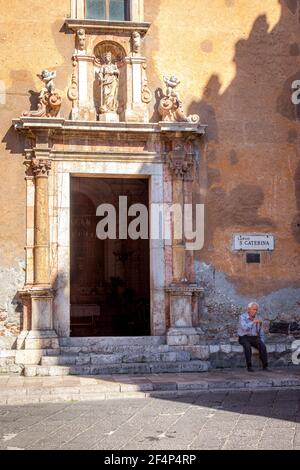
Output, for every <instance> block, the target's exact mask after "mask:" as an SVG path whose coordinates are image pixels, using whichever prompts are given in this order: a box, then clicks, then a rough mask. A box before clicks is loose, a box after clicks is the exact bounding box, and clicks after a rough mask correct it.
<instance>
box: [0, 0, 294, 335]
mask: <svg viewBox="0 0 300 470" xmlns="http://www.w3.org/2000/svg"><path fill="white" fill-rule="evenodd" d="M0 12H1V16H0V22H1V28H0V58H1V59H0V61H1V62H0V63H1V68H0V113H1V119H0V132H1V136H2V137H1V140H0V173H1V175H3V177H2V180H1V181H2V185H1V191H0V198H1V199H0V203H1V224H0V241H1V253H0V269H1V273H3V274H2V275H3V278H5V279H8V275H11V276H13V278H15V276H14V275H13V274H11V273H14V272H18V276H19V278H20V279H19V278H18V279H19V281H20V282H21V277H22V260H23V259H24V252H23V247H24V235H25V219H24V214H25V184H24V168H23V166H22V161H23V157H22V155H21V151H22V145H23V143H22V141H21V138H20V137H19V136H17V135H16V134H15V133H14V131H13V130H12V128H11V119H12V118H14V117H17V116H19V115H20V114H21V112H22V111H23V110H25V109H26V108H27V109H28V107H29V98H30V90H33V91H38V90H39V89H40V81H39V79H38V78H37V76H36V74H37V73H39V72H40V71H41V70H42V69H43V68H51V69H55V70H56V71H57V76H58V78H57V80H56V85H57V87H58V88H59V89H61V90H64V91H66V89H67V87H68V85H69V82H70V77H71V73H72V66H71V56H72V53H73V49H74V42H73V36H72V35H71V34H66V33H65V32H64V31H63V29H62V27H63V23H64V18H65V17H66V16H67V15H69V13H70V2H69V0H61V1H60V2H55V8H54V7H51V8H50V9H49V4H47V3H46V2H43V1H42V0H26V2H23V1H21V0H10V1H9V4H8V3H7V2H6V1H4V0H0ZM145 16H146V18H145V19H146V20H147V21H149V22H151V23H152V26H151V28H150V30H149V33H148V35H147V37H146V40H145V45H144V51H145V55H146V56H147V57H148V61H149V65H148V79H149V85H150V87H151V89H152V90H153V91H155V90H156V89H157V88H159V87H161V86H162V76H163V74H175V75H177V76H178V77H179V78H180V80H181V82H182V84H181V86H180V90H181V95H182V99H183V102H184V106H185V107H186V109H187V111H189V112H190V113H198V114H200V116H201V121H202V122H203V123H206V124H208V126H209V127H208V132H207V137H206V140H205V142H204V144H203V146H202V148H201V155H200V166H199V181H200V184H199V188H198V190H197V193H198V194H197V196H198V199H199V200H200V197H201V201H202V202H204V203H205V207H206V227H205V229H206V236H205V247H204V249H203V250H202V251H201V252H200V253H199V256H198V259H199V262H198V263H197V270H198V275H199V279H201V281H202V283H203V285H204V286H205V287H206V292H207V295H206V300H205V302H204V305H203V321H204V322H205V321H206V322H207V325H210V326H211V331H213V332H214V334H219V328H218V326H213V325H215V323H218V322H219V318H220V315H221V314H223V313H224V314H225V315H227V316H226V320H224V322H225V323H226V326H228V329H227V330H228V331H229V332H230V333H231V332H232V331H233V326H232V325H234V323H235V315H236V314H237V313H238V312H239V311H240V310H241V309H242V308H244V307H245V305H246V303H247V301H248V300H250V299H251V300H252V299H258V300H260V301H261V302H262V304H263V306H264V309H265V312H266V315H267V316H269V318H274V317H277V318H279V317H280V316H281V317H283V318H284V317H286V318H295V317H298V316H300V305H299V304H298V302H300V281H299V267H300V251H299V243H300V183H299V181H300V163H299V151H298V148H299V129H300V127H299V122H298V115H297V112H298V110H297V107H296V106H295V105H293V104H292V102H291V83H292V82H293V80H295V79H300V40H299V37H300V36H299V33H300V24H299V16H300V5H299V2H298V1H297V0H280V1H278V0H264V1H261V0H251V1H250V0H210V1H207V0H185V1H184V2H183V1H182V0H145ZM151 106H152V110H151V111H152V112H151V113H150V114H151V115H152V118H151V119H152V120H157V119H158V116H157V113H156V111H155V109H156V108H155V101H154V100H153V102H152V104H151ZM69 111H70V103H69V102H68V101H67V100H66V101H65V104H64V109H63V110H62V112H63V114H64V115H65V116H68V113H69ZM241 232H242V233H255V232H258V233H266V232H267V233H272V234H274V235H275V237H276V250H275V252H274V253H272V254H264V255H263V256H262V263H261V264H260V265H247V264H246V263H245V258H244V257H243V256H242V255H239V254H234V253H233V252H232V251H231V241H232V235H233V234H234V233H241ZM19 281H18V282H19ZM15 284H16V283H15ZM15 284H13V287H12V286H11V281H10V284H9V282H7V281H5V285H2V286H1V291H2V292H1V294H0V309H2V310H3V311H4V310H5V308H7V307H5V305H3V304H5V303H8V304H10V302H11V299H10V296H11V295H12V292H13V290H14V288H15V287H16V286H15ZM15 290H16V289H15ZM0 312H1V310H0ZM233 320H234V321H233ZM0 321H1V319H0ZM219 323H220V322H219ZM0 334H1V331H0Z"/></svg>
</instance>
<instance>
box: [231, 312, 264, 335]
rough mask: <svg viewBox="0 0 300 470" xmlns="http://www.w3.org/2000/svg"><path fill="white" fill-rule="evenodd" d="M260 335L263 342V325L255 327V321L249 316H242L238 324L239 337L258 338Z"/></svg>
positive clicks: (244, 314) (245, 314)
mask: <svg viewBox="0 0 300 470" xmlns="http://www.w3.org/2000/svg"><path fill="white" fill-rule="evenodd" d="M258 333H259V336H260V338H261V339H262V340H263V339H264V337H265V335H264V330H263V327H262V325H255V324H254V323H253V321H252V320H250V318H249V314H248V313H243V314H242V315H241V316H240V320H239V324H238V330H237V334H238V336H257V334H258Z"/></svg>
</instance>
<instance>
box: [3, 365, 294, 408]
mask: <svg viewBox="0 0 300 470" xmlns="http://www.w3.org/2000/svg"><path fill="white" fill-rule="evenodd" d="M287 388H295V389H298V390H299V389H300V370H299V368H285V369H278V370H276V371H273V372H267V373H266V372H261V371H257V372H256V373H254V374H249V373H247V372H246V371H244V370H243V371H241V370H232V371H222V372H216V371H212V372H205V373H201V374H200V373H186V374H184V373H179V374H178V373H177V374H157V375H155V376H150V375H141V376H139V377H134V376H130V375H124V376H120V375H114V376H110V377H107V376H98V377H85V378H82V377H48V378H41V377H39V378H24V377H16V378H11V377H9V376H0V405H17V404H20V405H22V404H30V403H47V402H48V403H56V402H69V401H94V400H114V399H127V398H148V397H164V396H165V397H171V396H174V397H176V396H183V395H189V394H195V393H197V394H199V393H208V392H211V393H213V392H219V391H232V390H241V391H245V392H246V391H253V390H270V389H287Z"/></svg>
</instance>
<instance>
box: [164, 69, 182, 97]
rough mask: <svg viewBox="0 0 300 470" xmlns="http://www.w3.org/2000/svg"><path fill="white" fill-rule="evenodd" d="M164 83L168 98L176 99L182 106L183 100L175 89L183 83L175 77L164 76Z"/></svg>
mask: <svg viewBox="0 0 300 470" xmlns="http://www.w3.org/2000/svg"><path fill="white" fill-rule="evenodd" d="M164 82H165V84H166V85H167V89H166V96H168V97H169V98H170V97H173V98H176V100H177V101H178V103H179V104H181V99H180V95H179V92H178V91H175V88H176V87H177V86H178V85H179V84H180V83H181V82H180V80H178V78H177V77H175V75H171V77H167V76H164Z"/></svg>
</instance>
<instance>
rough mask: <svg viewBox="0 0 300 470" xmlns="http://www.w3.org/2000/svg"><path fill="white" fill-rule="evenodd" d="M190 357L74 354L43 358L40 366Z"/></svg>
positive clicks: (184, 354) (186, 357) (187, 358)
mask: <svg viewBox="0 0 300 470" xmlns="http://www.w3.org/2000/svg"><path fill="white" fill-rule="evenodd" d="M190 360H191V355H190V353H188V352H185V351H177V352H166V353H144V354H142V353H141V354H136V353H135V352H133V353H130V352H126V353H123V354H118V353H113V354H76V355H75V354H74V355H61V356H56V357H50V356H47V357H43V358H42V361H41V365H42V366H56V365H58V366H69V365H79V366H83V365H89V364H91V365H100V366H101V365H105V364H121V363H125V364H128V363H148V362H188V361H190Z"/></svg>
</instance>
